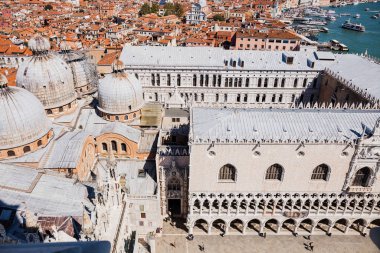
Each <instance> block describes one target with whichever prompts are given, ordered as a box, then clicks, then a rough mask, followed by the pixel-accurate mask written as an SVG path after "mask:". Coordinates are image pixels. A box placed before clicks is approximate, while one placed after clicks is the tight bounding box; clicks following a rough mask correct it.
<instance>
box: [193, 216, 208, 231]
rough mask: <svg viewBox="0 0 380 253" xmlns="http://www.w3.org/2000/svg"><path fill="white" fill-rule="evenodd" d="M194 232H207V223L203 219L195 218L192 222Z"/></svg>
mask: <svg viewBox="0 0 380 253" xmlns="http://www.w3.org/2000/svg"><path fill="white" fill-rule="evenodd" d="M193 232H194V233H206V234H207V233H208V223H207V221H205V220H204V219H199V220H196V221H195V223H194V230H193Z"/></svg>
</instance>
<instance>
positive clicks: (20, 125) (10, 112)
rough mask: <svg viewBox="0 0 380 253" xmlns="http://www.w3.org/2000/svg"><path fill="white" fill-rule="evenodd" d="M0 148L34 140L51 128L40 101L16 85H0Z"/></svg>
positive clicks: (24, 143)
mask: <svg viewBox="0 0 380 253" xmlns="http://www.w3.org/2000/svg"><path fill="white" fill-rule="evenodd" d="M0 108H1V113H0V149H10V148H14V147H20V146H23V145H26V144H28V143H31V142H33V141H36V140H37V139H39V138H41V137H43V136H44V135H46V134H47V133H48V132H49V130H50V129H51V122H50V120H49V119H48V118H47V116H46V114H45V110H44V108H43V106H42V104H41V102H40V101H38V99H37V98H36V97H35V96H34V95H33V94H32V93H30V92H29V91H27V90H24V89H21V88H18V87H7V86H1V87H0Z"/></svg>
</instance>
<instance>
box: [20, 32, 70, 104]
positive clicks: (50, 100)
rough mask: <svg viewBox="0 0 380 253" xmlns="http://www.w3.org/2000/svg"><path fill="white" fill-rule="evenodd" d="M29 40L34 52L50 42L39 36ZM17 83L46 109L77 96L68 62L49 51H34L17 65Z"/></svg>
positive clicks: (67, 101)
mask: <svg viewBox="0 0 380 253" xmlns="http://www.w3.org/2000/svg"><path fill="white" fill-rule="evenodd" d="M41 38H42V39H41ZM29 42H30V44H31V45H30V46H31V49H32V48H33V50H37V51H38V50H43V49H46V47H47V45H44V44H46V43H45V42H47V43H49V42H48V41H47V40H46V39H45V38H43V37H41V36H35V37H34V38H33V39H32V40H30V41H29ZM34 52H35V51H34ZM38 52H42V51H38ZM16 85H17V86H18V87H21V88H25V89H27V90H28V91H30V92H32V93H33V94H34V95H35V96H36V97H37V98H38V99H39V100H40V101H41V102H42V104H43V105H44V107H45V109H53V108H58V107H61V106H64V105H67V104H69V103H71V102H73V101H74V100H75V99H76V94H75V90H74V78H73V74H72V72H71V69H70V67H69V65H67V63H66V62H65V61H64V60H63V59H62V58H61V57H59V56H58V55H56V54H54V53H51V52H48V51H46V54H45V53H44V54H41V53H39V54H34V55H33V56H32V57H29V58H28V59H27V60H26V61H24V62H23V63H22V64H21V65H20V67H19V68H18V70H17V75H16Z"/></svg>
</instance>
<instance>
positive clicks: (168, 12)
mask: <svg viewBox="0 0 380 253" xmlns="http://www.w3.org/2000/svg"><path fill="white" fill-rule="evenodd" d="M164 9H165V16H168V15H173V14H174V4H172V3H166V4H165V5H164Z"/></svg>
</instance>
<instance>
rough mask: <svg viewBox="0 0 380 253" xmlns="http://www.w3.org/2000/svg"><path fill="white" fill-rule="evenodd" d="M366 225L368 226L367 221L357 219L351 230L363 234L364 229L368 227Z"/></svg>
mask: <svg viewBox="0 0 380 253" xmlns="http://www.w3.org/2000/svg"><path fill="white" fill-rule="evenodd" d="M366 225H367V222H366V221H365V220H363V219H357V220H355V221H354V222H352V224H351V226H350V229H352V231H356V232H358V233H361V232H362V231H363V229H364V228H365V227H366Z"/></svg>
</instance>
